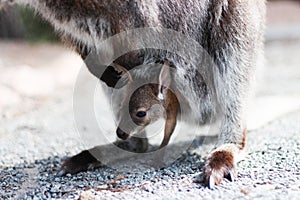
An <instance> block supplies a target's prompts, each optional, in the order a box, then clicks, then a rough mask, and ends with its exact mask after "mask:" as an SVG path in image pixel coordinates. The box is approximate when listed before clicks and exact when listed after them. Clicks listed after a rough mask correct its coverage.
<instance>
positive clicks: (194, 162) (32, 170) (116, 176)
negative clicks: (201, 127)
mask: <svg viewBox="0 0 300 200" xmlns="http://www.w3.org/2000/svg"><path fill="white" fill-rule="evenodd" d="M216 140H217V137H216V136H214V137H212V136H205V137H204V136H202V137H198V138H196V139H195V140H194V142H193V143H192V145H190V148H189V149H188V150H187V151H185V152H183V153H182V154H181V156H180V157H179V158H177V159H176V160H175V161H174V162H172V163H171V164H169V165H167V166H166V167H164V168H161V169H155V168H147V169H145V168H143V167H140V168H135V169H132V171H131V172H130V171H128V170H125V171H124V168H122V165H121V164H120V165H118V166H119V167H120V168H112V167H108V166H102V167H100V168H97V169H94V170H88V171H85V172H80V173H77V174H74V175H71V174H66V175H65V176H62V177H58V176H56V174H57V172H58V171H59V170H60V167H61V164H62V163H63V162H64V161H65V160H66V159H67V157H63V158H61V157H49V158H47V159H42V160H36V161H35V163H30V164H28V163H25V164H21V165H18V166H14V167H10V168H3V169H0V185H1V187H0V199H2V198H3V199H10V198H15V199H19V198H22V199H23V198H25V199H26V198H28V197H29V198H30V197H31V198H33V197H35V198H38V199H49V198H75V197H78V195H79V194H80V193H81V192H82V191H86V190H89V189H94V190H95V191H102V190H107V191H111V192H122V191H130V190H132V189H135V188H142V189H143V185H145V184H155V183H157V182H160V181H163V180H165V181H172V180H174V181H176V180H180V179H183V178H185V177H187V176H192V177H194V176H195V175H198V174H199V173H201V170H202V167H203V166H204V159H203V157H201V156H200V155H199V154H196V153H192V151H193V150H194V149H196V148H199V145H201V144H203V143H204V142H205V145H207V144H208V143H210V144H213V143H214V141H216ZM178 145H179V146H182V145H183V144H174V145H170V148H171V149H172V148H178ZM205 145H204V146H205ZM208 145H209V144H208ZM153 148H155V147H153ZM200 148H201V147H200ZM125 164H126V162H125ZM137 167H138V166H137ZM195 184H196V183H195ZM199 187H202V186H201V185H199Z"/></svg>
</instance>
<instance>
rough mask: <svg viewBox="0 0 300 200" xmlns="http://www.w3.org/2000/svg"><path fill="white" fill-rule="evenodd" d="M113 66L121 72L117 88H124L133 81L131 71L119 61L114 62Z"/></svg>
mask: <svg viewBox="0 0 300 200" xmlns="http://www.w3.org/2000/svg"><path fill="white" fill-rule="evenodd" d="M111 66H112V67H114V68H115V70H116V71H117V72H118V73H119V76H120V78H119V79H118V82H117V83H116V86H115V88H117V89H118V88H122V87H123V86H125V85H126V84H127V83H130V82H132V76H131V75H130V73H129V71H128V70H127V69H125V68H124V67H123V66H121V65H119V64H117V63H112V64H111Z"/></svg>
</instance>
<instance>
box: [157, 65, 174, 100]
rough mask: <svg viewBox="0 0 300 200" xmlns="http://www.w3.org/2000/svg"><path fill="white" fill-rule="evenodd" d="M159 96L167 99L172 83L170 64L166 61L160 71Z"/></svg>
mask: <svg viewBox="0 0 300 200" xmlns="http://www.w3.org/2000/svg"><path fill="white" fill-rule="evenodd" d="M158 81H159V86H158V90H159V91H158V98H159V99H161V100H163V99H165V96H166V92H167V89H168V88H169V86H170V84H171V73H170V64H169V62H167V61H165V62H164V64H163V66H162V68H161V70H160V73H159V80H158Z"/></svg>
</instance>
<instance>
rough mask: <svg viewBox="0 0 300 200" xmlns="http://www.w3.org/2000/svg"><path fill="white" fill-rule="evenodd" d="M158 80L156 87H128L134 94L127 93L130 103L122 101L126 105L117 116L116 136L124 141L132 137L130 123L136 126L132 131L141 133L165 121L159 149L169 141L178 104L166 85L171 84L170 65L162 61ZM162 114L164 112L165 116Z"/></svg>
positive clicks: (147, 85) (175, 120)
mask: <svg viewBox="0 0 300 200" xmlns="http://www.w3.org/2000/svg"><path fill="white" fill-rule="evenodd" d="M125 73H127V76H129V80H130V81H132V78H131V75H130V74H129V73H128V72H126V70H125ZM157 78H158V84H153V83H148V84H145V85H143V86H141V87H139V88H138V89H136V90H135V89H133V88H132V87H131V86H130V84H131V83H128V84H129V86H128V90H134V91H128V93H129V94H130V93H132V95H131V96H129V95H128V96H126V97H125V98H129V100H125V101H123V102H126V103H125V104H123V105H122V106H121V109H120V110H121V111H123V110H124V111H123V112H120V116H119V118H120V125H119V127H118V129H117V135H118V137H119V138H121V139H124V140H125V139H127V138H128V137H129V136H130V135H132V132H134V131H135V130H132V129H133V128H134V126H129V127H127V126H126V125H127V124H128V121H131V119H132V120H133V122H134V123H135V124H136V125H138V126H135V128H140V130H139V132H140V131H142V130H143V129H144V128H145V127H146V126H147V125H149V124H150V123H153V122H155V121H156V120H158V119H159V118H163V117H164V118H165V120H166V122H165V129H164V139H163V141H162V143H161V145H160V148H162V147H165V146H166V145H167V144H168V143H169V140H170V137H171V135H172V133H173V131H174V129H175V127H176V123H177V115H178V112H179V102H178V99H177V97H176V95H175V94H174V93H173V92H172V91H171V90H170V89H169V85H170V84H171V73H170V65H169V63H168V62H167V61H165V63H164V65H163V66H162V68H161V70H160V74H159V77H157ZM132 84H133V83H132ZM127 102H128V103H127ZM128 105H129V114H130V118H131V119H128V116H126V113H127V110H128ZM155 106H156V107H155ZM163 111H165V113H164V112H163ZM120 127H124V128H126V131H124V130H122V128H120ZM130 128H131V130H130ZM141 129H142V130H141Z"/></svg>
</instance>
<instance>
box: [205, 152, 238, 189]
mask: <svg viewBox="0 0 300 200" xmlns="http://www.w3.org/2000/svg"><path fill="white" fill-rule="evenodd" d="M224 178H226V179H228V180H229V181H234V179H235V165H234V159H233V155H232V153H231V152H228V151H216V152H214V153H213V154H212V155H211V156H209V157H208V159H207V161H206V164H205V179H204V181H205V184H206V185H207V186H208V187H209V188H211V189H212V188H214V187H215V186H216V185H219V184H220V183H221V182H222V180H223V179H224Z"/></svg>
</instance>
